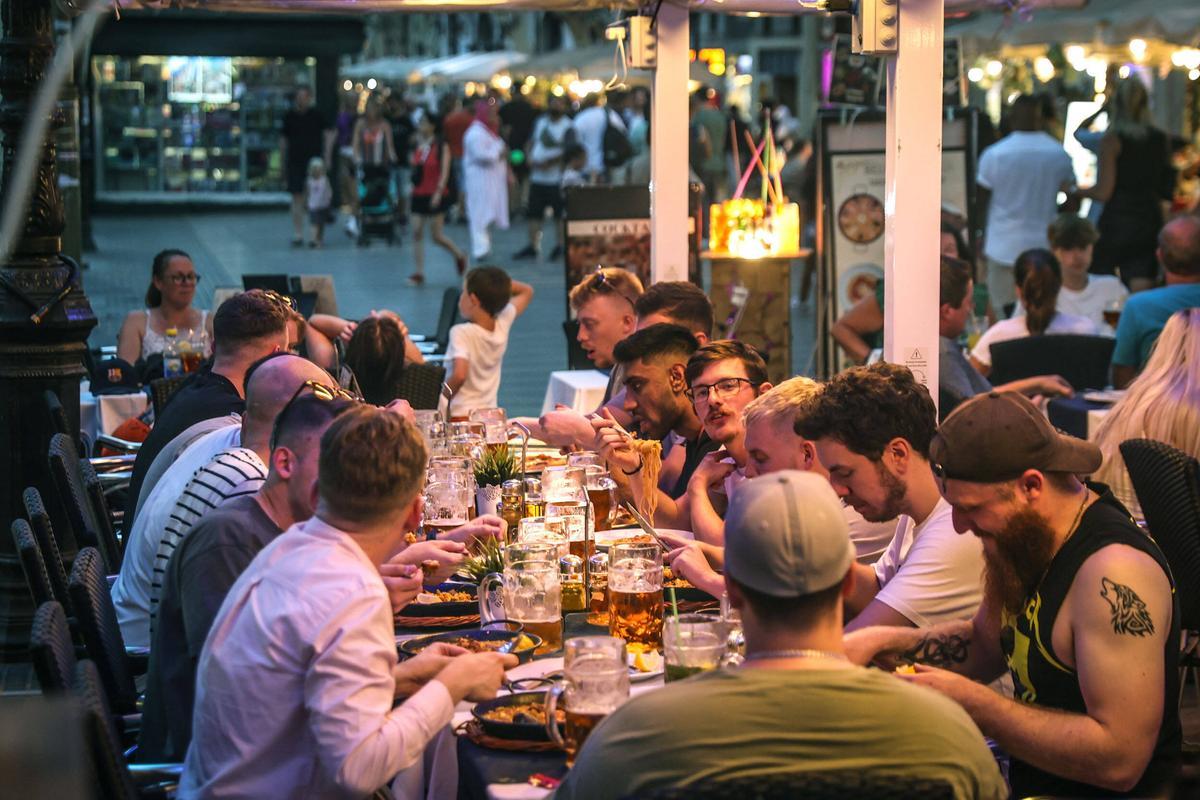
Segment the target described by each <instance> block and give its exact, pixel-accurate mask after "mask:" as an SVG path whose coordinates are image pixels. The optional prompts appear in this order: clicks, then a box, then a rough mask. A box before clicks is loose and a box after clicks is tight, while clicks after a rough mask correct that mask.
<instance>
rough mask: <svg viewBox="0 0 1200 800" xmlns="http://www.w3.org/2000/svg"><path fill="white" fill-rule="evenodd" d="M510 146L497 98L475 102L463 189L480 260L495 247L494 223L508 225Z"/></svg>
mask: <svg viewBox="0 0 1200 800" xmlns="http://www.w3.org/2000/svg"><path fill="white" fill-rule="evenodd" d="M510 180H512V175H511V173H510V172H509V168H508V150H507V148H506V147H505V145H504V140H503V139H501V138H500V112H499V110H498V109H497V107H496V104H495V102H494V101H486V102H485V101H480V102H479V103H476V105H475V121H474V122H472V123H471V126H470V127H469V128H467V132H466V135H464V136H463V189H464V191H465V193H466V205H467V224H468V226H469V229H470V232H471V257H472V258H474V259H475V260H476V261H478V260H480V259H482V258H486V257H487V256H488V255H489V254H490V253H491V251H492V234H491V230H490V228H491V226H492V225H495V226H496V227H498V228H500V229H502V230H506V229H507V228H508V184H509V181H510Z"/></svg>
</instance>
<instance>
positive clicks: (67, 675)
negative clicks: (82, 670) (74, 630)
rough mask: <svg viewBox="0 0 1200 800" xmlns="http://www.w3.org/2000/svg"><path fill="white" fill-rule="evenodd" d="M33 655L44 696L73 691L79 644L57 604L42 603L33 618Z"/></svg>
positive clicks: (31, 649) (31, 645) (31, 639)
mask: <svg viewBox="0 0 1200 800" xmlns="http://www.w3.org/2000/svg"><path fill="white" fill-rule="evenodd" d="M29 655H30V658H31V659H32V660H33V671H34V674H36V675H37V679H38V683H39V684H41V686H42V694H55V693H63V692H69V691H71V684H72V682H73V681H74V672H75V643H74V642H72V641H71V628H70V626H69V624H68V623H67V615H66V614H64V613H63V607H62V606H61V605H59V604H58V603H55V602H54V601H50V602H48V603H42V604H41V605H39V606H38V608H37V611H36V612H34V615H33V628H32V630H30V632H29Z"/></svg>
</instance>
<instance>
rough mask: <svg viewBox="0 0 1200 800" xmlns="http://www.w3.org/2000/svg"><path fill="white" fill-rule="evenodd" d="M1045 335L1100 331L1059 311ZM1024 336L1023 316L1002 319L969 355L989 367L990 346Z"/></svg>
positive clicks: (1071, 315) (982, 337)
mask: <svg viewBox="0 0 1200 800" xmlns="http://www.w3.org/2000/svg"><path fill="white" fill-rule="evenodd" d="M1046 333H1048V334H1052V333H1079V334H1083V335H1085V336H1096V335H1098V334H1099V333H1100V331H1099V329H1098V328H1097V327H1096V323H1094V322H1092V321H1091V320H1090V319H1087V318H1086V317H1077V316H1075V315H1074V314H1064V313H1062V312H1061V311H1060V312H1058V313H1057V314H1055V315H1054V319H1052V320H1050V326H1049V327H1048V328H1046ZM1026 336H1029V328H1027V327H1025V317H1024V316H1020V317H1012V318H1011V319H1002V320H1000V321H999V322H997V323H996V324H995V325H993V326H992V327H990V328H988V329H987V330H986V331H984V332H983V336H980V337H979V341H978V342H977V343H976V344H975V349H974V350H972V351H971V355H972V356H973V357H974V358H975V360H976V361H978V362H979V363H980V364H983V365H985V366H989V367H990V366H991V365H992V345H994V344H996V343H997V342H1007V341H1010V340H1012V339H1024V338H1025V337H1026Z"/></svg>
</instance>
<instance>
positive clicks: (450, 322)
mask: <svg viewBox="0 0 1200 800" xmlns="http://www.w3.org/2000/svg"><path fill="white" fill-rule="evenodd" d="M461 293H462V288H461V287H458V286H451V287H449V288H447V289H446V290H445V291H443V292H442V308H441V310H440V311H439V312H438V324H437V330H436V331H434V332H433V333H431V334H420V333H412V332H409V334H408V338H410V339H412V340H413V343H414V344H416V346H417V349H418V350H420V351H421V353H422V354H423V355H424V356H425V357H426V358H428V357H429V356H431V355H438V354H441V353H445V352H446V347H447V346H449V344H450V329H451V328H452V327H454V323H456V322H462V320H461V319H460V318H459V315H458V296H459V294H461Z"/></svg>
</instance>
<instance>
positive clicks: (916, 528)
mask: <svg viewBox="0 0 1200 800" xmlns="http://www.w3.org/2000/svg"><path fill="white" fill-rule="evenodd" d="M951 513H952V511H951V508H950V504H949V503H947V502H946V501H945V500H944V499H939V500H938V504H937V505H936V506H934V509H933V512H932V513H931V514H930V515H929V516H928V517H927V518H926V519H925V521H924V522H922V523H921V524H920V525H914V524H913V520H912V517H908V516H901V517H900V522H899V524H898V525H897V526H896V534H895V536H893V537H892V543H891V545H889V546H888V549H887V551H886V552H885V553H884V554H883V555H882V556H881V557H880V559H879V560H878V561H876V562H875V576H876V577H877V578H878V579H879V586H880V589H879V594H877V595H875V599H876V600H878V601H879V602H881V603H883V604H884V605H886V606H888V607H889V608H892V609H895V610H896V611H897V612H899V613H900V614H903V615H904V616H905V617H906V618H907V619H908V621H909V622H911V623H912V624H913V625H916V626H917V627H918V628H920V627H924V626H927V625H936V624H937V623H939V622H949V621H951V620H956V619H968V618H970V617H971V616H973V615H974V614H975V610H976V609H977V608H978V607H979V602H980V600H982V599H983V545H982V544H981V543H980V541H979V537H978V536H976V535H975V534H973V533H961V534H960V533H958V532H957V531H956V530H954V522H953V520H952V518H951Z"/></svg>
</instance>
